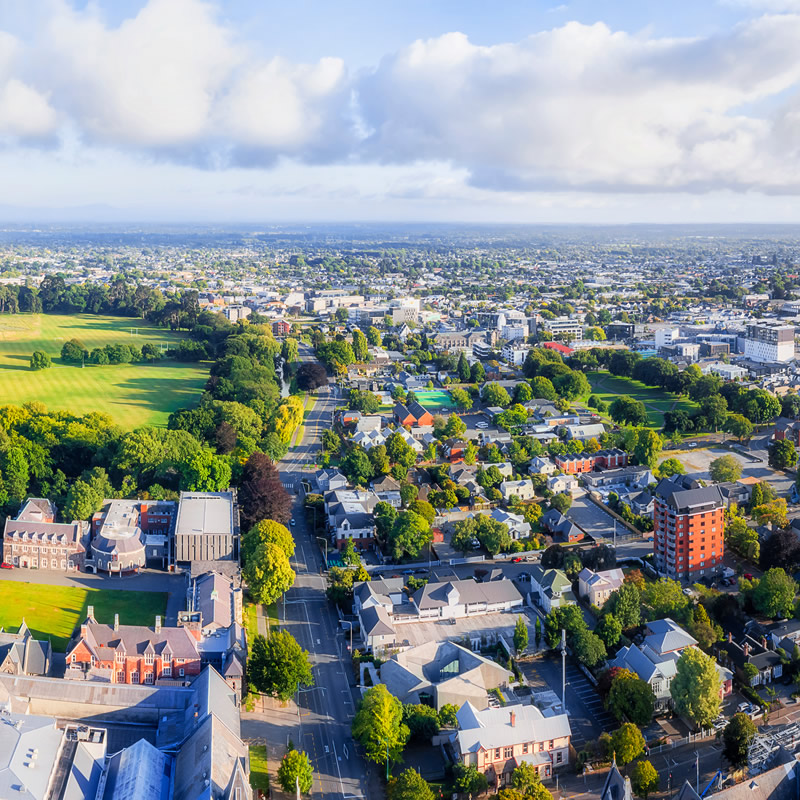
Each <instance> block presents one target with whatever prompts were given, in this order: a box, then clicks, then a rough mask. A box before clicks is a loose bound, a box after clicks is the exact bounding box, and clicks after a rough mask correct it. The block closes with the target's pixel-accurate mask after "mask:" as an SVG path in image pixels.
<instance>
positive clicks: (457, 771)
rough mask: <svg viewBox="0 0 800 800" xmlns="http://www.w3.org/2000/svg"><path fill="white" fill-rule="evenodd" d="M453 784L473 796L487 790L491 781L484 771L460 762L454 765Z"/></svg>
mask: <svg viewBox="0 0 800 800" xmlns="http://www.w3.org/2000/svg"><path fill="white" fill-rule="evenodd" d="M453 785H454V786H455V788H456V789H457V790H458V791H459V792H462V793H463V794H467V795H469V796H470V797H473V796H474V795H476V794H481V792H485V791H486V789H487V788H488V786H489V781H488V780H487V778H486V776H485V775H484V774H483V773H482V772H478V768H477V767H475V766H473V765H470V766H465V765H464V764H461V763H458V764H456V765H455V767H453Z"/></svg>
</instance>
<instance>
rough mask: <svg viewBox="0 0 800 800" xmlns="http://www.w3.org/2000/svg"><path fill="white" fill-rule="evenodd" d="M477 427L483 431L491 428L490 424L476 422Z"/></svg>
mask: <svg viewBox="0 0 800 800" xmlns="http://www.w3.org/2000/svg"><path fill="white" fill-rule="evenodd" d="M475 427H476V428H480V429H481V430H485V429H486V428H488V427H489V423H488V422H476V423H475Z"/></svg>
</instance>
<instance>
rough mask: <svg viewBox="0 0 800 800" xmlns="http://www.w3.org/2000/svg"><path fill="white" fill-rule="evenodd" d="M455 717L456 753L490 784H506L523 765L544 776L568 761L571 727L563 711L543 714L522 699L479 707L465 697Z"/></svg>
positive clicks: (547, 776) (497, 785)
mask: <svg viewBox="0 0 800 800" xmlns="http://www.w3.org/2000/svg"><path fill="white" fill-rule="evenodd" d="M456 716H457V719H458V733H457V735H456V756H457V758H458V759H459V761H460V762H461V763H462V764H464V766H467V767H475V768H476V769H477V770H478V772H481V773H482V774H484V775H485V776H486V778H487V779H488V781H489V784H490V786H495V787H499V786H505V785H507V784H508V783H509V782H510V781H511V773H512V772H513V771H514V770H515V769H516V768H517V767H518V766H519V765H520V764H522V763H527V764H530V765H531V766H533V767H535V768H536V769H537V770H538V772H539V777H540V778H542V779H544V780H546V779H548V778H550V777H552V775H553V773H554V772H555V770H557V769H559V768H561V767H562V766H566V765H567V764H568V762H569V748H570V738H571V736H572V731H571V729H570V725H569V718H568V717H567V715H566V714H555V715H552V716H547V717H546V716H545V715H544V714H543V713H542V712H541V711H540V710H539V709H538V708H537V707H536V706H533V705H522V704H521V703H517V704H514V705H511V706H505V707H504V708H486V709H483V710H482V711H479V710H478V709H477V708H475V707H474V706H473V705H472V704H471V703H470V702H469V701H468V702H466V703H464V705H463V706H461V708H460V709H459V710H458V714H457V715H456Z"/></svg>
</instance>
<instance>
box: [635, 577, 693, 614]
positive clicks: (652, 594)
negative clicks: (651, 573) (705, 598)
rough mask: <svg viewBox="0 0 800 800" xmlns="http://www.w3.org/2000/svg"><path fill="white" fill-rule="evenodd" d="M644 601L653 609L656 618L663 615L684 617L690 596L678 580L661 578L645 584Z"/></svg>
mask: <svg viewBox="0 0 800 800" xmlns="http://www.w3.org/2000/svg"><path fill="white" fill-rule="evenodd" d="M642 602H643V603H644V604H645V605H646V606H649V607H650V608H651V609H652V611H653V618H654V619H661V618H663V617H674V616H678V617H682V616H683V615H684V612H685V610H686V606H687V605H688V604H689V598H688V597H686V595H685V594H684V593H683V589H682V588H681V585H680V583H679V582H678V581H674V580H672V579H671V578H659V580H657V581H655V582H653V583H648V584H647V585H646V586H645V589H644V592H643V593H642Z"/></svg>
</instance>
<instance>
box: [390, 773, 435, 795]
mask: <svg viewBox="0 0 800 800" xmlns="http://www.w3.org/2000/svg"><path fill="white" fill-rule="evenodd" d="M386 797H387V798H388V800H434V794H433V790H432V789H431V787H430V786H429V785H428V782H427V781H426V780H425V779H424V778H423V777H422V775H420V774H419V772H417V771H416V770H415V769H412V768H411V767H409V768H408V769H407V770H405V771H403V772H401V773H400V774H399V775H398V776H397V777H396V778H392V779H391V780H390V781H389V783H388V785H387V786H386Z"/></svg>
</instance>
